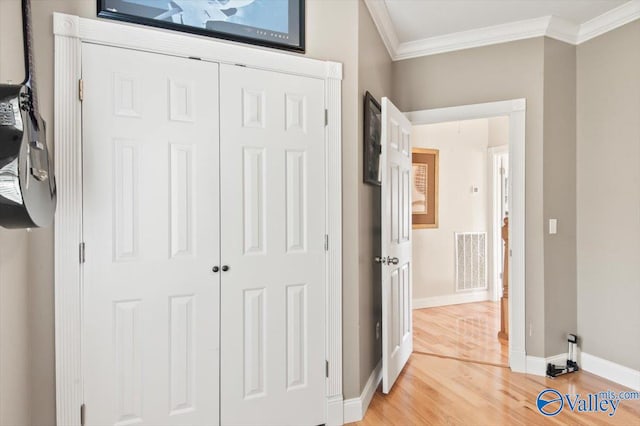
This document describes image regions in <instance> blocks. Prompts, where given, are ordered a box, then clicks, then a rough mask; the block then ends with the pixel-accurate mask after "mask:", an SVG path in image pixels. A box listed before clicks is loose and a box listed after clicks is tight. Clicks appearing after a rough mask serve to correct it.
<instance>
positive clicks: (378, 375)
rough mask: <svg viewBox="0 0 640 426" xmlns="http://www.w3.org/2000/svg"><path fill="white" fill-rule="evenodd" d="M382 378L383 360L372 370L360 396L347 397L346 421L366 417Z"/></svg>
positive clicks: (356, 420) (345, 403) (355, 420)
mask: <svg viewBox="0 0 640 426" xmlns="http://www.w3.org/2000/svg"><path fill="white" fill-rule="evenodd" d="M381 380H382V360H380V362H378V365H376V368H375V369H374V370H373V371H372V372H371V375H370V376H369V380H367V383H366V384H365V385H364V389H363V390H362V393H361V394H360V397H359V398H351V399H346V400H345V401H344V422H345V423H351V422H358V421H360V420H362V419H363V418H364V415H365V413H366V412H367V408H369V404H370V403H371V399H372V398H373V395H374V394H375V393H376V389H377V388H378V385H379V384H380V381H381Z"/></svg>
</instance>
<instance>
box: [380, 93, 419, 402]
mask: <svg viewBox="0 0 640 426" xmlns="http://www.w3.org/2000/svg"><path fill="white" fill-rule="evenodd" d="M381 143H382V156H381V161H380V166H381V168H382V254H381V256H380V257H379V258H376V261H377V262H379V263H381V267H382V391H383V392H384V393H389V391H390V390H391V387H392V386H393V384H394V382H395V380H396V378H397V377H398V375H399V374H400V372H401V371H402V368H403V367H404V365H405V364H406V363H407V360H408V359H409V356H410V355H411V352H412V351H413V338H412V335H413V333H412V329H413V327H412V323H411V174H412V173H411V172H412V169H411V123H410V122H409V120H408V119H407V118H406V117H405V116H404V114H403V113H401V112H400V111H399V110H398V108H396V107H395V105H393V104H392V103H391V102H390V101H389V99H387V98H382V136H381Z"/></svg>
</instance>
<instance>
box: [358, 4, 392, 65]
mask: <svg viewBox="0 0 640 426" xmlns="http://www.w3.org/2000/svg"><path fill="white" fill-rule="evenodd" d="M364 4H365V5H366V6H367V9H369V14H370V15H371V19H373V23H374V24H375V26H376V28H377V29H378V33H380V37H381V38H382V42H383V43H384V45H385V46H386V47H387V51H389V55H391V59H392V60H394V61H395V60H396V59H395V58H394V54H395V52H396V51H397V50H398V48H399V46H400V40H399V39H398V34H396V29H395V27H394V26H393V22H391V17H390V16H389V11H388V10H387V5H386V4H385V2H384V1H383V0H364Z"/></svg>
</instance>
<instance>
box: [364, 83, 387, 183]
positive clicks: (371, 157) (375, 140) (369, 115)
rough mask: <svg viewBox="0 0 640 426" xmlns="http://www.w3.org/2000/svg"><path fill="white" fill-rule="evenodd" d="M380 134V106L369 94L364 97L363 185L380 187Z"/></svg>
mask: <svg viewBox="0 0 640 426" xmlns="http://www.w3.org/2000/svg"><path fill="white" fill-rule="evenodd" d="M381 133H382V110H381V108H380V104H379V103H378V101H376V100H375V98H374V97H373V96H371V93H369V92H367V93H366V94H365V96H364V132H363V135H364V163H363V167H362V169H363V171H364V183H368V184H371V185H377V186H380V185H381V184H382V176H381V174H380V172H381V170H380V154H381V153H382V145H381V143H380V137H381Z"/></svg>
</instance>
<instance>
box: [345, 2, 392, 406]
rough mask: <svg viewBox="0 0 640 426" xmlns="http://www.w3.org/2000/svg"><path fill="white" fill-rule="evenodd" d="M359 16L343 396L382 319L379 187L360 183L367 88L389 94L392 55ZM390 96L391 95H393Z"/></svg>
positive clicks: (376, 354) (369, 364)
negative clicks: (350, 293)
mask: <svg viewBox="0 0 640 426" xmlns="http://www.w3.org/2000/svg"><path fill="white" fill-rule="evenodd" d="M358 3H359V5H360V6H359V20H358V49H359V50H358V138H357V140H358V167H357V171H358V209H359V214H358V216H359V224H358V242H359V255H358V265H359V271H360V280H359V287H360V290H359V310H360V314H359V322H358V324H359V330H360V348H359V349H360V356H359V360H360V362H359V367H358V368H359V369H360V372H359V390H358V393H357V394H348V395H347V394H346V392H345V397H346V398H351V397H356V396H360V393H361V392H362V389H363V388H364V385H365V384H366V382H367V380H368V379H369V376H370V375H371V372H372V371H373V370H374V368H375V367H376V365H377V364H378V361H380V359H381V357H382V340H380V339H377V338H376V323H378V322H380V323H381V322H382V288H381V279H382V276H381V268H380V265H379V264H376V263H374V262H373V258H374V257H375V256H379V255H380V254H381V253H380V249H381V240H380V238H381V234H380V226H381V225H380V219H381V217H380V216H381V213H380V187H378V186H372V185H367V184H364V183H363V177H362V176H363V158H364V155H363V143H362V140H363V126H364V124H363V117H364V113H363V111H364V94H365V92H366V91H369V92H371V94H372V95H373V96H374V97H375V98H376V99H377V100H378V102H380V99H381V98H382V97H383V96H386V97H389V98H392V96H391V58H390V57H389V54H388V53H387V49H386V48H385V46H384V44H383V43H382V40H381V39H380V35H379V33H378V30H377V29H376V27H375V25H374V23H373V20H372V19H371V15H370V14H369V10H368V9H367V7H366V6H365V4H364V2H363V1H359V2H358ZM392 100H393V99H392Z"/></svg>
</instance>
